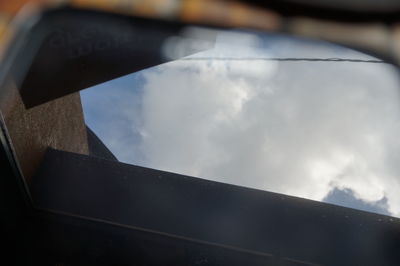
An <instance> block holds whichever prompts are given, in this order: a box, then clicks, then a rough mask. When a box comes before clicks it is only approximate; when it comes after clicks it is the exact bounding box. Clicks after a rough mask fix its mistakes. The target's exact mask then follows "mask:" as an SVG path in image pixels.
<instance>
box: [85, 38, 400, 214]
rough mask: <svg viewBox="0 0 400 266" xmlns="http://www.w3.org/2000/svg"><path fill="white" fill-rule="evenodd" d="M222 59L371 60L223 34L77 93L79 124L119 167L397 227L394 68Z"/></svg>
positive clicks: (399, 108)
mask: <svg viewBox="0 0 400 266" xmlns="http://www.w3.org/2000/svg"><path fill="white" fill-rule="evenodd" d="M227 57H229V58H260V57H265V58H267V57H311V58H337V57H340V58H356V59H371V58H372V57H370V56H367V55H364V54H361V53H359V52H355V51H352V50H350V49H346V48H341V47H337V46H334V45H329V44H326V43H320V42H311V41H307V40H298V39H293V38H289V37H286V36H282V35H259V34H256V35H255V34H251V33H237V32H236V33H232V32H227V33H223V32H222V33H218V38H217V42H216V44H215V47H214V48H213V49H210V50H207V51H205V52H201V53H198V54H195V55H192V56H190V58H191V60H177V61H174V62H170V63H166V64H163V65H160V66H157V67H153V68H150V69H147V70H143V71H141V72H138V73H133V74H131V75H127V76H124V77H121V78H118V79H115V80H112V81H109V82H106V83H103V84H100V85H97V86H94V87H92V88H89V89H87V90H84V91H82V92H81V96H82V103H83V108H84V115H85V120H86V123H87V124H88V125H89V126H90V127H91V128H92V129H93V131H94V132H95V133H96V134H97V135H98V136H99V137H100V138H101V139H102V140H103V141H104V143H105V144H106V145H107V146H108V147H109V148H110V150H111V151H112V152H113V153H114V154H115V155H116V156H117V158H118V159H119V160H120V161H123V162H127V163H132V164H137V165H141V166H147V167H151V168H157V169H161V170H166V171H171V172H177V173H182V174H187V175H192V176H197V177H202V178H206V179H210V180H216V181H221V182H226V183H231V184H236V185H242V186H247V187H253V188H258V189H264V190H268V191H274V192H278V193H284V194H289V195H294V196H299V197H304V198H309V199H313V200H320V201H326V202H330V203H335V204H339V205H344V206H348V207H354V208H358V209H364V210H370V211H374V212H379V213H383V214H391V215H395V216H400V196H398V195H397V194H398V193H397V191H398V190H399V189H400V182H399V179H398V177H397V175H398V173H399V170H400V169H398V167H397V161H398V160H397V159H400V158H398V157H399V155H397V154H400V153H399V152H400V142H399V140H398V138H397V136H398V133H399V131H400V124H399V122H398V121H400V119H399V118H400V115H399V114H400V105H399V102H398V100H399V98H398V96H399V95H398V91H397V88H398V80H397V76H396V75H397V74H396V72H395V70H394V68H393V67H391V66H389V65H387V64H370V63H344V62H343V63H332V62H273V61H263V60H255V61H254V60H253V61H252V60H250V61H246V60H216V59H218V58H227ZM196 58H202V60H195V59H196ZM204 58H213V59H212V60H211V59H210V60H208V59H207V60H204Z"/></svg>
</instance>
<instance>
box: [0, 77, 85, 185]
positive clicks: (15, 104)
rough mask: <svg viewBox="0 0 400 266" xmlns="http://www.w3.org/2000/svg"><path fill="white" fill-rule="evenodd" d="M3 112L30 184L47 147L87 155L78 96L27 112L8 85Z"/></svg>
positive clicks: (1, 100) (0, 96) (1, 96)
mask: <svg viewBox="0 0 400 266" xmlns="http://www.w3.org/2000/svg"><path fill="white" fill-rule="evenodd" d="M0 110H1V111H2V114H3V117H4V119H5V121H6V126H7V130H8V133H9V135H10V137H11V141H12V144H13V147H14V150H15V153H16V155H17V157H18V161H19V165H20V168H21V170H22V172H23V174H24V176H25V179H26V180H27V181H28V183H29V181H30V179H31V177H32V175H33V174H34V173H35V171H36V169H37V168H38V166H39V164H40V162H41V160H42V158H43V155H44V153H45V151H46V149H47V147H52V148H54V149H58V150H63V151H70V152H76V153H81V154H88V145H87V136H86V129H85V123H84V119H83V112H82V105H81V100H80V96H79V93H74V94H70V95H67V96H65V97H62V98H60V99H57V100H54V101H51V102H48V103H45V104H42V105H39V106H36V107H33V108H31V109H25V106H24V104H23V103H22V100H21V97H20V95H19V93H18V91H17V89H16V87H15V85H14V86H13V85H12V84H9V85H8V86H6V88H2V91H0Z"/></svg>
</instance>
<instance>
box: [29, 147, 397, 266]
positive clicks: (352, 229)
mask: <svg viewBox="0 0 400 266" xmlns="http://www.w3.org/2000/svg"><path fill="white" fill-rule="evenodd" d="M244 178H245V177H244ZM31 190H32V195H33V198H34V202H35V205H36V206H37V207H39V208H42V209H48V210H53V211H59V212H63V213H69V214H72V215H78V216H84V217H89V218H94V219H99V220H104V221H107V222H111V223H115V224H120V225H123V226H128V227H131V229H132V228H133V229H132V230H134V231H139V232H140V231H141V229H144V230H150V231H152V232H153V233H154V234H155V235H158V233H161V234H169V235H173V236H170V237H171V239H175V238H176V239H178V240H179V239H181V240H182V238H185V239H186V240H185V241H189V242H193V241H194V242H196V241H197V242H198V241H200V243H203V244H205V245H208V246H215V245H217V246H218V245H219V246H220V247H224V249H227V250H238V249H240V250H242V251H243V252H245V253H246V254H255V253H260V254H262V255H263V256H264V255H265V256H267V257H268V256H269V255H273V256H274V257H279V258H286V259H290V260H296V261H302V262H309V263H315V264H317V265H399V263H400V245H399V243H400V222H399V219H396V218H392V217H389V216H382V215H377V214H372V213H367V212H362V211H358V210H353V209H349V208H344V207H339V206H334V205H330V204H326V203H320V202H315V201H310V200H305V199H300V198H295V197H290V196H285V195H281V194H276V193H270V192H265V191H260V190H254V189H248V188H243V187H239V186H233V185H227V184H223V183H218V182H213V181H207V180H202V179H199V178H193V177H188V176H183V175H178V174H174V173H168V172H163V171H158V170H153V169H147V168H143V167H138V166H133V165H128V164H123V163H119V162H113V161H108V160H102V159H99V158H94V157H89V156H85V155H78V154H73V153H68V152H62V151H57V150H51V149H50V150H49V151H48V153H47V155H46V158H45V161H44V163H43V165H42V168H41V169H40V171H39V172H38V174H37V176H36V177H35V178H34V180H33V183H32V187H31ZM138 228H141V229H138ZM157 232H158V233H157ZM178 240H176V241H178ZM181 240H179V241H181ZM171 241H172V240H171ZM174 241H175V240H174ZM203 241H204V242H203ZM265 256H264V257H265ZM286 263H289V262H288V260H286ZM271 265H277V264H271ZM278 265H280V264H278ZM282 265H295V264H282ZM299 265H302V264H299ZM305 265H307V264H305Z"/></svg>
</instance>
